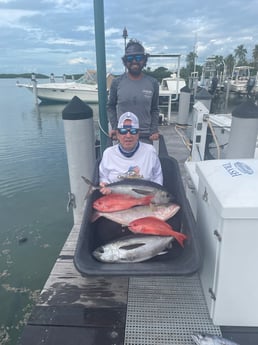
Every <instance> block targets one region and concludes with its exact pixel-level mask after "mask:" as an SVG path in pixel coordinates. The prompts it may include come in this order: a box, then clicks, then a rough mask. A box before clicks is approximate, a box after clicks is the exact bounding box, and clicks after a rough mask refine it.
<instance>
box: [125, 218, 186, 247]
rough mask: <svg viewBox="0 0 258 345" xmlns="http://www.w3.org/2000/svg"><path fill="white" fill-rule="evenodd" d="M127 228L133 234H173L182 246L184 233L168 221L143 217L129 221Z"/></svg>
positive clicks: (184, 237)
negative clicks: (176, 229)
mask: <svg viewBox="0 0 258 345" xmlns="http://www.w3.org/2000/svg"><path fill="white" fill-rule="evenodd" d="M128 228H129V230H131V231H132V232H134V233H135V234H147V235H158V236H173V237H174V238H175V239H176V240H177V241H178V242H179V244H180V245H181V246H182V247H184V240H185V239H186V238H187V236H186V235H184V234H182V233H181V232H177V231H175V230H174V229H173V228H172V227H171V226H170V225H169V224H168V223H166V222H165V221H163V220H160V219H158V218H156V217H143V218H139V219H136V220H134V221H132V222H130V223H129V225H128Z"/></svg>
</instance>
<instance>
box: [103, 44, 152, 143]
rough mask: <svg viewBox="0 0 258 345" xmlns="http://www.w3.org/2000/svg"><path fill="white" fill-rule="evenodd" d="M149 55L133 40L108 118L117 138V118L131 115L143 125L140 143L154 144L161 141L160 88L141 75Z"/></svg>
mask: <svg viewBox="0 0 258 345" xmlns="http://www.w3.org/2000/svg"><path fill="white" fill-rule="evenodd" d="M147 60H148V54H146V53H145V49H144V47H143V46H142V44H141V43H140V42H139V41H137V40H130V41H129V42H128V44H127V46H126V49H125V55H124V56H123V57H122V61H123V63H124V65H125V67H126V69H127V72H125V73H124V74H123V75H121V76H119V77H117V78H115V79H113V81H112V84H111V87H110V92H109V99H108V104H107V114H108V118H109V122H110V125H111V127H112V130H111V132H110V136H111V137H114V136H115V135H116V128H117V122H118V118H119V117H120V116H121V115H122V114H124V113H126V112H128V111H129V112H132V113H134V114H136V115H137V117H138V119H139V123H140V140H142V141H147V142H152V141H153V140H158V139H159V133H158V123H159V84H158V81H157V80H156V79H154V78H152V77H150V76H148V75H145V74H144V73H143V72H142V69H143V68H144V67H145V66H146V63H147Z"/></svg>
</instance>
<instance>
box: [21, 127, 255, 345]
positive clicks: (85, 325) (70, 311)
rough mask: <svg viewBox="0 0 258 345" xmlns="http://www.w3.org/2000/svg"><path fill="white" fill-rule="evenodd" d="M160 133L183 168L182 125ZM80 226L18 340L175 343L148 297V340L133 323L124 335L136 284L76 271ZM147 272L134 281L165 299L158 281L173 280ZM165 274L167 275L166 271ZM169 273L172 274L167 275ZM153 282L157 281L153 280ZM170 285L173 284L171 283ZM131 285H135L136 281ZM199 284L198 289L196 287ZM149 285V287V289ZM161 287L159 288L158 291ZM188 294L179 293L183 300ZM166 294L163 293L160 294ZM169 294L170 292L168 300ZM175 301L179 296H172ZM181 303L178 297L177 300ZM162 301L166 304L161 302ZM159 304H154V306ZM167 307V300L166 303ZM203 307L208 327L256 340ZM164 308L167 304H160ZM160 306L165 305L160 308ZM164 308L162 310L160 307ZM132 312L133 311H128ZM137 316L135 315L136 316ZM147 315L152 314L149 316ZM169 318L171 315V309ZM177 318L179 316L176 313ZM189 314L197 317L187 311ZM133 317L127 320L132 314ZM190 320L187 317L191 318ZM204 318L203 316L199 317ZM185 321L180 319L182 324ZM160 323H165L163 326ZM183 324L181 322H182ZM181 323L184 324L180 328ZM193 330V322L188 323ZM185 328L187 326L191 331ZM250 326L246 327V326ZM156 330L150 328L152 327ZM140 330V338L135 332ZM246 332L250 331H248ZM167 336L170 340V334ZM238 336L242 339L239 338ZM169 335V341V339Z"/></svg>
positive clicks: (65, 344)
mask: <svg viewBox="0 0 258 345" xmlns="http://www.w3.org/2000/svg"><path fill="white" fill-rule="evenodd" d="M160 131H161V133H162V134H163V136H164V138H165V141H166V144H167V148H168V152H169V155H171V156H173V157H175V158H176V159H177V160H178V162H179V165H180V167H181V170H182V173H183V172H184V165H183V164H184V162H185V160H186V159H187V157H188V156H189V151H188V149H187V143H185V141H184V138H183V136H182V135H181V134H183V132H182V133H181V129H180V128H176V126H175V125H169V126H162V127H161V128H160ZM79 231H80V224H78V225H75V226H74V227H73V228H72V230H71V233H70V235H69V237H68V238H67V241H66V243H65V244H64V247H63V249H62V251H61V253H60V255H59V257H58V259H57V261H56V263H55V265H54V267H53V269H52V271H51V273H50V276H49V278H48V280H47V282H46V284H45V286H44V288H43V290H42V292H41V295H40V299H39V301H38V302H37V304H36V305H35V307H34V310H33V312H32V314H31V317H30V319H29V321H28V323H27V325H26V327H25V328H24V331H23V333H22V335H21V338H20V340H19V342H18V344H19V345H38V344H45V345H57V344H58V345H59V344H60V345H122V344H126V345H129V344H130V345H149V344H157V345H161V344H167V345H168V344H171V345H172V344H173V345H174V344H179V343H177V342H173V340H172V339H173V337H172V335H171V333H172V332H171V331H170V332H167V333H166V330H165V329H164V327H165V326H164V324H162V317H159V316H158V315H157V314H156V312H155V311H154V310H155V309H154V306H153V298H150V299H149V302H148V303H151V304H150V308H149V311H150V310H151V311H152V310H153V312H154V313H155V315H154V317H155V320H154V324H152V323H151V322H153V321H152V320H151V319H149V321H148V322H149V323H150V325H153V326H152V327H151V328H150V329H149V330H148V332H149V333H148V334H152V338H150V339H151V340H148V336H147V333H144V332H145V331H144V329H143V328H142V329H140V330H139V329H136V330H134V331H133V332H131V333H135V332H136V333H135V334H136V336H133V335H131V334H130V336H128V334H127V335H126V325H127V326H129V324H130V323H132V322H133V320H131V319H130V318H131V316H130V317H129V314H130V312H131V311H130V308H131V307H128V303H129V300H130V299H131V298H132V297H131V296H129V297H130V298H129V297H128V291H129V288H130V284H131V286H132V285H134V283H135V281H134V280H133V278H128V277H108V278H107V277H102V276H97V277H82V276H81V275H80V273H79V272H78V271H77V270H76V269H75V267H74V264H73V256H74V250H75V247H76V243H77V237H78V234H79ZM148 278H149V280H148V279H147V278H146V279H145V280H143V282H138V283H139V284H140V285H139V287H140V289H139V291H140V290H141V291H142V290H143V291H142V293H143V294H146V295H147V294H148V287H149V289H155V290H153V291H154V293H155V295H156V297H157V294H158V295H159V297H160V298H161V299H160V301H163V303H164V301H165V296H166V295H167V294H168V291H167V288H166V289H165V290H164V291H163V292H162V290H161V289H162V287H161V285H162V282H163V283H168V284H171V281H172V280H168V279H170V278H169V277H168V278H167V279H166V280H162V279H160V280H159V278H157V277H156V278H155V279H152V277H148ZM165 278H166V277H165ZM171 279H173V277H172V278H171ZM189 279H190V278H185V280H183V281H182V278H181V281H180V284H181V285H180V287H179V290H180V291H181V293H182V289H185V288H187V287H189ZM191 279H193V280H194V281H195V284H199V283H198V282H199V278H198V274H195V275H194V277H193V278H191ZM144 281H145V282H146V284H147V286H144ZM155 284H156V285H155ZM170 286H171V285H170ZM134 288H135V287H134ZM199 290H201V289H199ZM153 291H152V292H153ZM160 291H161V292H160ZM186 294H188V295H189V296H190V297H189V298H190V299H191V300H192V301H189V302H187V303H191V302H193V301H195V303H196V305H198V306H199V308H200V304H201V303H203V302H201V298H202V297H200V291H197V292H196V295H195V292H194V291H191V293H190V294H189V292H186ZM186 294H185V295H184V296H185V297H184V296H182V295H181V296H179V298H182V297H183V299H182V301H183V300H184V303H186V300H187V298H186ZM162 298H164V299H162ZM171 298H173V296H170V295H169V299H170V300H171ZM174 298H175V300H174V301H175V303H174V305H175V306H176V301H178V296H174ZM139 301H142V296H140V297H138V300H137V302H136V303H137V306H139V309H144V306H145V305H146V303H147V302H146V303H145V302H144V303H143V305H142V306H140V302H139ZM158 301H159V299H157V298H156V302H157V303H158V308H162V304H161V305H159V304H160V303H161V302H158ZM180 304H181V303H180ZM163 305H164V304H163ZM156 307H157V306H156ZM163 308H165V305H164V307H163ZM171 309H173V307H172V308H171V307H169V310H168V313H171ZM206 309H207V308H206V307H205V305H204V307H203V310H204V315H205V318H206V319H207V323H208V327H210V328H209V329H210V330H211V332H213V333H214V334H221V333H220V332H222V334H223V335H224V336H225V337H229V338H230V339H234V340H235V341H237V340H238V341H239V344H240V345H247V344H248V345H257V344H258V337H257V333H256V334H255V332H252V334H253V337H252V338H250V341H249V342H248V341H246V339H247V338H248V336H247V330H246V328H245V329H240V328H238V332H236V329H232V327H231V328H227V327H224V328H223V329H221V330H220V329H219V328H218V327H215V326H214V327H213V325H212V323H211V321H210V320H209V317H208V312H207V310H206ZM164 310H165V309H164ZM164 310H163V311H164ZM186 311H187V305H185V310H183V312H184V315H185V317H187V315H186V314H187V312H186ZM163 314H164V313H163ZM130 315H131V314H130ZM134 317H135V316H134ZM149 317H150V316H149ZM168 318H169V319H171V316H170V314H168ZM177 318H178V316H177ZM191 318H192V319H194V318H195V316H194V317H191ZM129 319H130V320H131V321H130V320H129ZM135 320H136V321H137V322H136V323H137V327H139V325H140V319H137V318H136V319H135ZM159 320H160V327H161V333H162V334H163V335H164V334H166V335H167V338H164V337H163V340H162V339H161V337H160V336H158V335H156V333H155V330H154V329H155V325H156V324H157V323H158V322H159ZM189 322H190V321H189ZM201 323H203V321H202V322H201ZM182 326H183V325H182ZM162 327H163V328H162ZM184 327H185V325H184ZM184 327H183V328H184ZM193 327H195V328H196V331H200V330H201V328H198V327H199V326H198V325H197V326H196V325H194V326H193ZM190 331H191V332H192V331H193V328H191V329H190ZM190 331H189V332H190ZM248 331H250V330H248ZM141 332H142V334H143V337H144V340H141V341H140V340H139V339H140V338H139V334H140V333H141ZM153 332H154V333H153ZM137 334H138V338H137ZM248 334H250V332H249V333H248ZM168 339H171V340H168ZM240 340H241V342H240ZM170 341H171V342H170ZM180 344H182V345H183V344H189V345H190V344H193V343H192V341H191V339H190V337H189V336H188V338H186V340H185V342H182V343H180Z"/></svg>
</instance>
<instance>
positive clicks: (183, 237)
mask: <svg viewBox="0 0 258 345" xmlns="http://www.w3.org/2000/svg"><path fill="white" fill-rule="evenodd" d="M173 233H174V234H173V236H174V237H175V239H176V240H177V241H178V243H179V244H180V245H181V247H184V240H186V239H187V236H186V235H184V234H182V233H181V232H177V231H175V232H174V231H173Z"/></svg>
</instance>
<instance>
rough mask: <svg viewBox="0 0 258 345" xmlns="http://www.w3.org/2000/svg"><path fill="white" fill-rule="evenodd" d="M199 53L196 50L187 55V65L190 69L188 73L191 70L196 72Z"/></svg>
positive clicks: (189, 72)
mask: <svg viewBox="0 0 258 345" xmlns="http://www.w3.org/2000/svg"><path fill="white" fill-rule="evenodd" d="M197 57H198V56H197V54H196V53H195V52H190V53H189V54H188V55H187V56H186V66H187V69H188V74H189V75H190V74H191V72H194V70H195V67H196V66H195V62H196V59H197Z"/></svg>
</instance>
